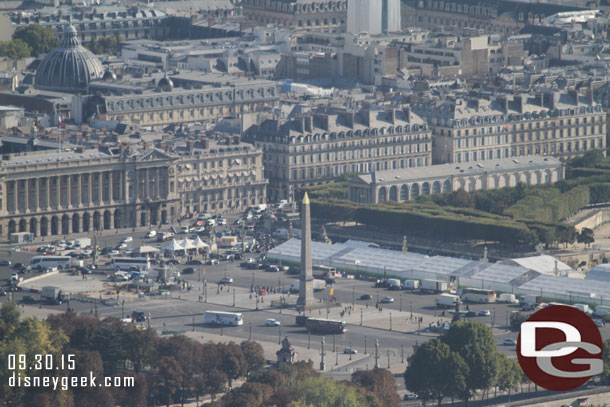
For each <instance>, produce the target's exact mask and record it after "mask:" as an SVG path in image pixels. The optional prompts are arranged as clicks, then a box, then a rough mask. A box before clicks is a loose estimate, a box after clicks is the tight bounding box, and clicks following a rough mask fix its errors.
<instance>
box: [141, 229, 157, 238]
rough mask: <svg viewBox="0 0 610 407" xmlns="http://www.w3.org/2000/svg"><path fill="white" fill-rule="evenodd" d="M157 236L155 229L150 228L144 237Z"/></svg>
mask: <svg viewBox="0 0 610 407" xmlns="http://www.w3.org/2000/svg"><path fill="white" fill-rule="evenodd" d="M156 236H157V231H156V230H150V231H148V233H146V236H144V237H146V238H151V237H156Z"/></svg>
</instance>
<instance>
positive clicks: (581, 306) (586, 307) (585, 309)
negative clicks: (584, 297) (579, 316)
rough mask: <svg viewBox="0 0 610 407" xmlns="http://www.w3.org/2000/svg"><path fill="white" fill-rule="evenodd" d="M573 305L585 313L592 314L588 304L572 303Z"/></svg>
mask: <svg viewBox="0 0 610 407" xmlns="http://www.w3.org/2000/svg"><path fill="white" fill-rule="evenodd" d="M574 307H575V308H577V309H579V310H581V311H582V312H584V313H585V314H587V315H591V314H593V311H592V310H591V308H589V305H588V304H574Z"/></svg>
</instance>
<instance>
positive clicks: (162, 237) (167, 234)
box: [157, 232, 176, 242]
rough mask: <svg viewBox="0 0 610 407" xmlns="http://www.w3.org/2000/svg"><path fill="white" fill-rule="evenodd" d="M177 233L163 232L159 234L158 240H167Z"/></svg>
mask: <svg viewBox="0 0 610 407" xmlns="http://www.w3.org/2000/svg"><path fill="white" fill-rule="evenodd" d="M174 236H176V235H175V233H173V232H161V233H159V234H158V235H157V242H165V241H167V240H169V239H172V238H173V237H174Z"/></svg>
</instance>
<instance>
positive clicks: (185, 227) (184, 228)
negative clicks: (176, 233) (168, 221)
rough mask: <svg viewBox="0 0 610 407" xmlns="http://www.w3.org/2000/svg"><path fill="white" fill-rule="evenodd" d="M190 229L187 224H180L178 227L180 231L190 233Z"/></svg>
mask: <svg viewBox="0 0 610 407" xmlns="http://www.w3.org/2000/svg"><path fill="white" fill-rule="evenodd" d="M190 232H191V229H190V228H189V227H188V226H182V227H181V228H180V233H190Z"/></svg>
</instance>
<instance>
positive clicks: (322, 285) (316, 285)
mask: <svg viewBox="0 0 610 407" xmlns="http://www.w3.org/2000/svg"><path fill="white" fill-rule="evenodd" d="M312 284H313V290H314V291H323V290H325V289H326V281H324V280H319V279H317V278H316V279H314V280H313V281H312ZM300 286H301V280H294V281H293V282H292V284H291V285H290V292H291V293H298V292H299V289H300V288H299V287H300Z"/></svg>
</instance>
